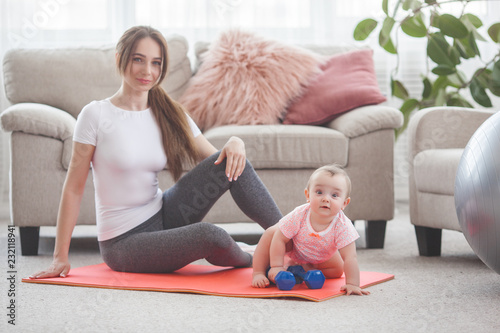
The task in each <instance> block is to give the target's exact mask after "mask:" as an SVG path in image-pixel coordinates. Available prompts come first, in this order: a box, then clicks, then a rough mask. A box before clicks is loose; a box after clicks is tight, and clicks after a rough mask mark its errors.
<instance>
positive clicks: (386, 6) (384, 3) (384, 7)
mask: <svg viewBox="0 0 500 333" xmlns="http://www.w3.org/2000/svg"><path fill="white" fill-rule="evenodd" d="M382 10H383V11H384V13H385V15H389V0H382Z"/></svg>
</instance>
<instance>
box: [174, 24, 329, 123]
mask: <svg viewBox="0 0 500 333" xmlns="http://www.w3.org/2000/svg"><path fill="white" fill-rule="evenodd" d="M322 60H324V58H322V57H321V56H319V55H316V54H314V53H313V52H310V51H307V50H305V49H301V48H298V47H294V46H288V45H284V44H281V43H278V42H276V41H271V40H267V39H265V38H262V37H259V36H256V35H254V34H253V33H249V32H243V31H240V30H230V31H227V32H224V33H222V34H221V35H220V36H219V38H218V39H217V40H216V41H215V42H214V43H213V44H212V45H210V47H209V49H208V51H207V52H206V53H205V54H204V55H203V56H202V64H201V66H200V68H199V69H198V72H197V73H196V74H195V75H194V76H193V77H192V78H191V81H190V84H189V87H188V88H187V90H186V91H185V93H184V94H183V95H182V96H181V97H180V99H179V102H180V103H181V104H183V105H184V107H185V108H186V109H187V110H188V112H189V113H190V114H191V116H192V118H193V119H194V121H195V122H196V123H197V124H198V126H199V127H200V128H201V129H202V130H204V131H206V130H207V129H209V128H212V127H216V126H221V125H228V124H236V125H255V124H278V123H279V122H280V118H282V116H283V114H284V112H285V110H286V107H287V106H288V105H289V104H290V101H291V100H292V99H295V98H297V97H298V96H300V95H301V94H302V92H303V91H304V87H305V86H306V85H307V84H308V83H309V81H310V80H311V79H312V78H314V77H315V76H316V75H317V74H319V73H320V72H321V70H320V68H319V66H320V63H321V61H322Z"/></svg>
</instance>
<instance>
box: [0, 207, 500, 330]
mask: <svg viewBox="0 0 500 333" xmlns="http://www.w3.org/2000/svg"><path fill="white" fill-rule="evenodd" d="M396 213H397V214H396V218H395V219H394V220H393V221H391V222H390V223H389V224H388V228H387V235H386V242H385V248H384V249H383V250H368V249H364V248H363V240H362V239H361V241H360V242H359V244H358V259H359V262H360V268H361V269H362V270H365V271H378V272H384V273H392V274H395V276H396V277H395V279H394V280H392V281H389V282H386V283H383V284H380V285H376V286H373V287H371V288H369V290H370V291H371V293H372V294H371V295H370V296H365V297H359V296H358V297H356V296H350V297H347V296H342V297H338V298H334V299H332V300H328V301H325V302H320V303H313V302H309V301H301V300H296V299H245V298H230V297H218V296H204V295H193V294H176V293H161V292H143V291H126V290H108V289H94V288H80V287H65V286H52V285H37V284H27V283H20V280H21V278H22V277H26V276H28V275H29V274H31V273H33V272H34V271H36V270H38V269H41V268H44V267H46V266H48V265H49V264H50V262H51V255H52V249H53V246H54V239H53V235H54V229H53V228H48V229H42V235H43V236H44V237H43V238H42V239H41V244H40V245H41V251H40V252H41V253H40V255H39V256H37V257H22V256H20V254H19V253H20V250H19V245H20V244H19V240H17V244H16V245H17V248H18V252H17V258H16V267H15V271H16V273H15V274H14V275H15V277H16V282H15V284H14V289H15V296H14V297H11V296H8V291H9V289H10V283H9V281H8V280H7V278H8V277H9V274H8V271H9V268H8V267H7V239H6V235H7V223H8V222H7V221H2V225H1V226H0V228H1V229H0V248H1V249H3V250H1V251H0V253H2V258H3V260H2V262H3V267H4V268H3V274H4V277H3V278H2V279H1V287H0V292H1V294H2V309H4V310H3V313H2V316H0V318H1V319H0V321H1V323H0V331H1V332H7V331H6V330H5V329H4V328H8V329H9V330H8V332H10V331H18V332H139V331H153V332H156V331H160V330H161V331H166V332H268V331H269V332H271V331H273V332H285V331H288V332H306V331H308V332H499V331H500V316H499V314H500V312H499V311H500V275H498V274H496V273H495V272H493V271H492V270H490V269H489V268H487V267H486V266H485V265H484V264H483V263H482V262H481V261H480V260H479V259H478V258H477V257H476V256H475V254H474V253H473V251H472V250H471V249H470V247H469V245H468V244H467V242H466V240H465V238H464V237H463V235H462V234H461V233H459V232H453V231H444V232H443V247H442V256H441V257H437V258H436V257H435V258H425V257H419V256H418V252H417V244H416V240H415V235H414V230H413V226H412V225H411V224H410V222H409V218H408V207H407V205H406V204H405V203H401V202H400V203H398V205H397V212H396ZM227 228H228V230H229V231H230V232H231V233H233V234H235V235H237V234H239V233H241V232H250V233H252V232H253V233H255V232H257V233H258V232H259V228H258V227H256V226H254V225H241V224H239V225H236V226H231V227H227ZM356 228H357V229H358V231H359V232H360V233H361V234H362V233H363V224H362V223H360V222H357V223H356ZM94 235H95V230H94V229H93V228H92V227H90V228H89V227H83V228H77V230H76V232H75V237H74V240H73V243H72V248H71V256H70V258H71V262H72V266H73V267H80V266H84V265H91V264H98V263H100V262H101V259H100V256H99V252H98V247H97V241H96V239H95V236H94ZM199 263H200V262H199ZM11 275H12V274H11ZM10 300H14V301H15V306H16V308H15V323H16V326H15V327H13V326H12V325H9V324H8V320H10V318H9V317H8V316H7V314H8V313H9V311H10V310H9V309H7V306H8V305H9V303H8V302H9V301H10Z"/></svg>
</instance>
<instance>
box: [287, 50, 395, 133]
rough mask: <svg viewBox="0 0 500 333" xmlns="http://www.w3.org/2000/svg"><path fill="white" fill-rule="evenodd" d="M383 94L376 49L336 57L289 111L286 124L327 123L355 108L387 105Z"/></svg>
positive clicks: (332, 58)
mask: <svg viewBox="0 0 500 333" xmlns="http://www.w3.org/2000/svg"><path fill="white" fill-rule="evenodd" d="M385 100H386V98H385V96H384V95H382V93H381V92H380V89H379V87H378V83H377V78H376V76H375V68H374V65H373V50H370V49H363V50H356V51H351V52H347V53H343V54H339V55H335V56H333V57H331V58H330V60H328V62H327V63H326V64H325V65H324V66H323V73H322V74H320V75H319V76H318V77H317V78H315V79H314V81H313V82H312V83H311V85H310V86H309V87H308V88H307V91H306V92H305V93H304V95H303V96H301V97H300V98H299V99H298V100H296V101H294V103H293V105H291V106H290V107H289V109H288V111H287V114H286V116H285V119H284V120H283V123H284V124H307V125H321V124H325V123H327V122H329V121H331V120H333V119H334V118H336V117H338V116H339V115H340V114H342V113H344V112H346V111H349V110H352V109H354V108H357V107H360V106H363V105H369V104H379V103H382V102H385Z"/></svg>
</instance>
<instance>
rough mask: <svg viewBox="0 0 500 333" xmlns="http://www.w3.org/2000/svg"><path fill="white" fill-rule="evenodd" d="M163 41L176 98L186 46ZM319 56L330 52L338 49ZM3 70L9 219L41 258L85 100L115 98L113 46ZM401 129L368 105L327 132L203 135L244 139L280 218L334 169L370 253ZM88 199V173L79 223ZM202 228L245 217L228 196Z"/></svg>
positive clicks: (48, 55)
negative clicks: (42, 236)
mask: <svg viewBox="0 0 500 333" xmlns="http://www.w3.org/2000/svg"><path fill="white" fill-rule="evenodd" d="M168 43H169V48H170V57H171V69H170V73H169V76H168V78H167V79H166V80H165V81H164V83H163V85H164V88H165V89H166V91H167V92H168V93H169V94H170V95H171V96H172V97H173V98H178V97H179V96H181V94H182V92H183V91H185V89H186V87H187V85H188V82H189V79H190V78H191V77H192V75H193V70H192V66H191V62H190V60H189V58H188V56H187V51H188V46H187V45H188V44H187V42H186V40H185V39H184V38H183V37H181V36H170V37H169V38H168ZM318 50H319V51H323V52H327V53H328V52H331V51H330V50H335V48H324V49H321V48H320V49H318ZM336 50H339V49H336ZM3 66H4V76H5V90H6V95H7V98H8V99H9V101H10V102H11V103H12V106H10V107H9V108H8V109H6V110H5V111H4V112H3V113H2V115H1V124H2V127H3V129H4V130H5V131H8V132H11V142H10V146H11V162H10V163H11V173H10V196H11V219H12V222H13V224H14V225H16V226H18V227H20V234H21V246H22V252H23V254H24V255H28V254H37V251H38V239H39V227H40V226H54V225H55V224H56V216H57V211H58V205H59V199H60V193H61V188H62V185H63V181H64V179H65V176H66V172H67V168H68V164H69V161H70V156H71V145H72V134H73V129H74V126H75V121H76V117H77V116H78V113H79V112H80V110H81V109H82V107H83V106H84V105H86V104H87V103H89V102H90V101H92V100H98V99H103V98H106V97H108V96H110V95H112V94H113V93H114V92H115V91H116V90H117V89H118V87H119V85H120V77H119V75H118V74H117V72H116V70H115V67H114V49H113V48H111V47H110V48H98V49H93V48H78V49H39V50H29V49H17V50H11V51H9V52H8V53H7V54H6V56H5V58H4V61H3ZM401 124H402V116H401V113H400V112H399V111H398V110H396V109H394V108H391V107H386V106H381V105H373V106H366V107H361V108H359V109H356V110H353V111H351V112H349V113H346V114H345V115H342V116H341V117H339V118H337V119H335V120H334V121H332V122H331V123H329V124H328V125H327V126H324V127H320V126H303V125H259V126H223V127H218V128H213V129H210V130H208V131H207V132H205V133H204V134H205V136H206V137H207V138H208V140H210V141H211V142H212V143H213V144H214V145H215V146H216V147H218V148H221V147H222V145H223V144H224V143H225V142H226V140H227V139H228V138H229V137H230V136H232V135H237V136H239V137H241V138H242V139H243V140H244V141H245V144H246V148H247V156H248V159H249V160H250V161H251V163H252V164H253V166H254V167H255V169H256V170H257V173H258V174H259V175H260V177H261V178H262V180H263V181H264V183H265V184H266V185H267V187H268V188H269V190H270V192H271V194H272V195H273V196H274V198H275V199H276V202H277V203H278V205H279V207H280V209H281V211H282V212H283V213H287V212H289V211H290V210H292V209H293V208H294V207H295V206H297V205H300V204H302V203H304V200H305V199H304V194H303V189H304V187H305V184H306V181H307V179H308V177H309V175H310V174H311V172H312V171H313V170H314V169H315V168H317V167H319V166H321V165H324V164H327V163H332V162H337V163H340V164H341V165H343V166H344V167H345V168H346V170H347V171H348V172H349V174H350V175H351V177H352V183H353V191H352V201H351V204H350V205H349V206H348V209H347V211H346V213H347V214H348V216H350V217H351V219H352V220H363V221H368V222H367V228H366V237H367V246H368V247H371V248H382V247H383V244H384V235H385V227H386V221H387V220H391V219H392V218H393V214H394V186H393V149H394V129H395V128H397V127H399V126H401ZM89 172H90V171H89ZM159 179H160V186H161V188H162V189H165V188H167V187H169V186H170V185H171V184H172V180H171V178H170V176H169V174H168V173H167V171H166V170H164V171H163V172H161V173H160V174H159ZM93 192H94V189H93V180H92V174H91V173H90V174H89V178H88V181H87V184H86V190H85V195H84V198H83V201H82V206H81V211H80V216H79V219H78V222H77V223H78V224H95V207H94V193H93ZM205 221H208V222H214V223H225V222H247V221H249V219H248V218H247V217H246V216H245V215H243V214H242V213H241V212H240V211H239V209H238V208H237V207H236V205H235V204H234V203H233V201H232V199H231V197H230V195H229V194H226V195H224V196H223V197H222V198H221V200H220V201H219V202H218V203H217V204H216V206H215V207H214V209H213V210H212V211H211V212H210V213H209V214H208V216H207V217H206V219H205Z"/></svg>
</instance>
